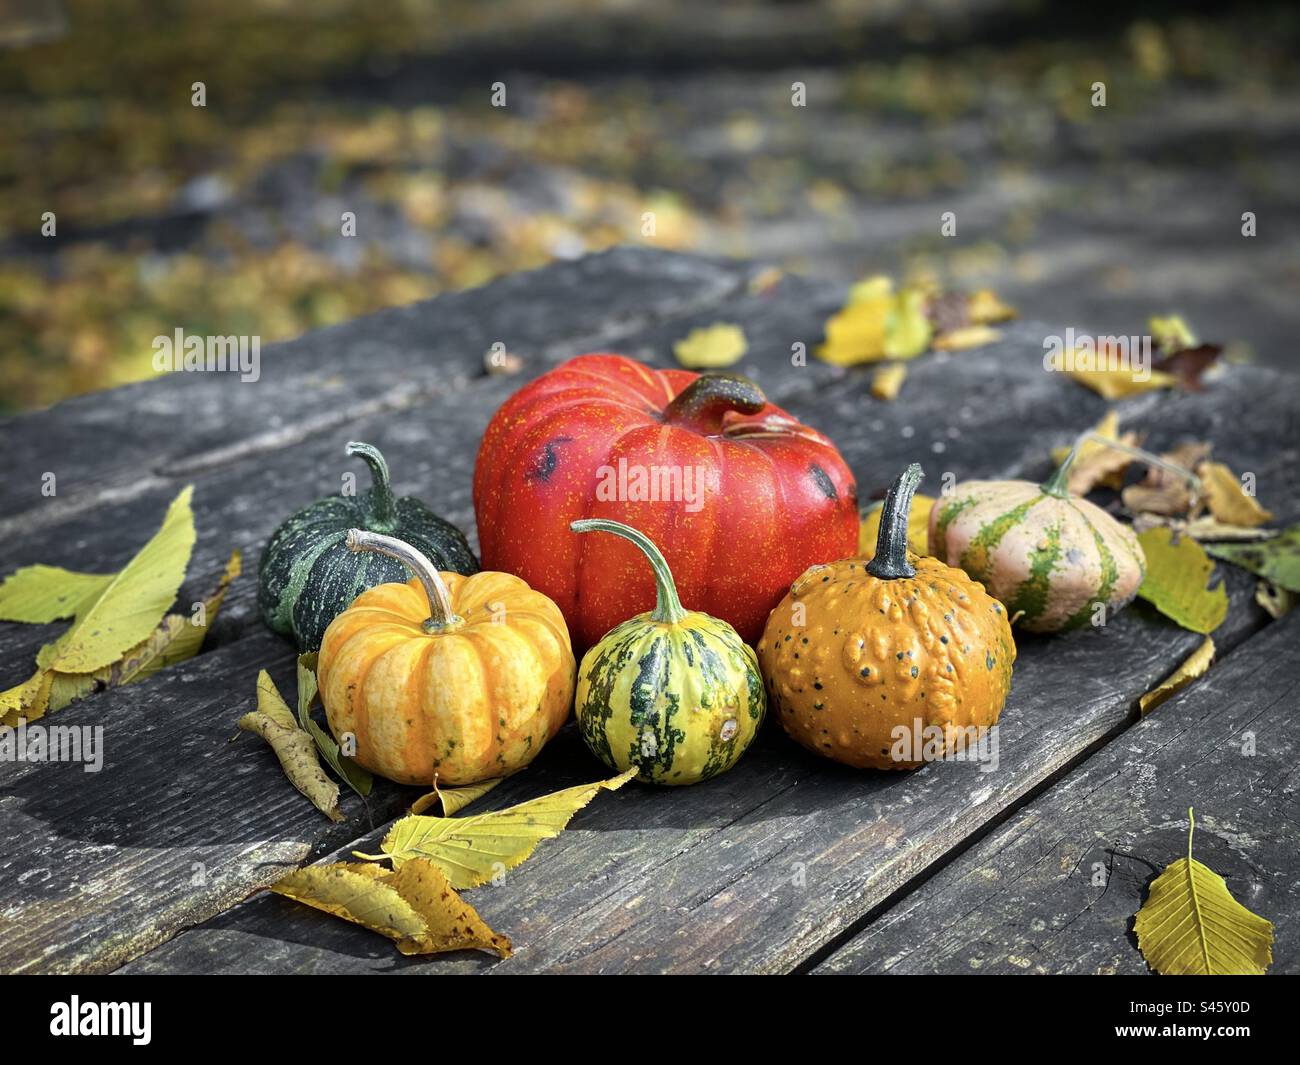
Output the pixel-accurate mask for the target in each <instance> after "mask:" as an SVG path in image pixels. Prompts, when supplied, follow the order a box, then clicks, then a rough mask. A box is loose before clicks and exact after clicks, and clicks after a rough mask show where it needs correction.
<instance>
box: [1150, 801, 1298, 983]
mask: <svg viewBox="0 0 1300 1065" xmlns="http://www.w3.org/2000/svg"><path fill="white" fill-rule="evenodd" d="M1195 829H1196V821H1195V818H1194V816H1193V814H1192V811H1191V810H1190V809H1189V810H1188V811H1187V857H1186V858H1179V859H1178V860H1177V861H1176V862H1174V863H1172V864H1171V865H1169V866H1167V867H1166V868H1165V871H1164V872H1162V873H1161V874H1160V875H1159V876H1158V877H1156V878H1155V880H1153V881H1152V882H1151V889H1150V891H1149V892H1148V893H1147V900H1146V902H1144V903H1143V904H1142V908H1141V909H1140V910H1138V913H1137V919H1136V921H1135V922H1134V924H1133V931H1134V932H1135V933H1136V934H1137V939H1138V949H1139V950H1141V951H1142V957H1144V958H1145V959H1146V961H1147V964H1148V965H1150V966H1151V968H1152V969H1154V970H1155V971H1156V972H1158V973H1161V974H1162V975H1164V976H1262V975H1263V974H1264V971H1265V970H1266V969H1267V968H1268V967H1269V966H1270V965H1271V964H1272V963H1273V923H1272V922H1271V921H1268V920H1266V919H1265V918H1263V917H1260V916H1259V914H1257V913H1252V912H1251V911H1250V910H1248V909H1246V907H1245V906H1243V905H1242V904H1241V903H1239V902H1238V901H1237V900H1236V899H1234V898H1233V897H1232V892H1230V891H1229V890H1228V885H1227V884H1225V883H1224V881H1223V877H1221V876H1219V874H1218V873H1216V872H1214V870H1212V869H1210V868H1209V867H1208V866H1205V865H1202V864H1201V863H1200V862H1198V861H1197V860H1196V859H1195V858H1193V857H1192V833H1193V832H1194V831H1195Z"/></svg>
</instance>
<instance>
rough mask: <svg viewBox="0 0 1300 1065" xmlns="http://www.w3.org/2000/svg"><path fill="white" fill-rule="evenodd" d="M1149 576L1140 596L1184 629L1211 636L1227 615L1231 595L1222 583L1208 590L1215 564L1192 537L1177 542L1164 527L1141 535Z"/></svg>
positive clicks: (1144, 581)
mask: <svg viewBox="0 0 1300 1065" xmlns="http://www.w3.org/2000/svg"><path fill="white" fill-rule="evenodd" d="M1138 542H1139V543H1140V544H1141V545H1142V553H1143V554H1144V555H1145V556H1146V564H1147V565H1146V575H1145V577H1143V579H1142V585H1141V587H1140V588H1138V595H1140V596H1141V597H1142V598H1143V599H1145V600H1146V601H1147V602H1148V603H1150V604H1151V605H1152V606H1154V607H1155V608H1156V609H1157V610H1159V611H1160V613H1162V614H1164V615H1165V617H1167V618H1171V619H1172V620H1174V621H1176V622H1178V624H1179V625H1181V626H1182V627H1183V628H1185V629H1190V630H1191V631H1192V632H1199V633H1200V634H1201V635H1202V636H1205V635H1208V634H1209V633H1211V632H1213V631H1214V630H1215V629H1217V628H1218V627H1219V626H1220V625H1221V624H1222V623H1223V619H1224V618H1225V617H1226V616H1227V614H1228V593H1227V591H1226V590H1225V589H1224V587H1223V582H1222V581H1220V582H1219V583H1218V584H1216V585H1215V586H1214V587H1213V588H1207V587H1206V584H1207V583H1208V582H1209V580H1210V577H1211V575H1212V574H1213V573H1214V563H1213V562H1211V561H1210V559H1209V557H1208V556H1207V555H1206V554H1205V549H1204V548H1203V547H1201V545H1200V544H1198V543H1197V542H1196V541H1195V540H1193V539H1192V538H1191V537H1190V536H1184V537H1181V538H1180V539H1179V540H1178V542H1177V543H1175V542H1174V540H1173V533H1172V532H1171V530H1170V529H1168V528H1166V527H1165V526H1157V527H1156V528H1154V529H1147V530H1145V531H1144V532H1140V533H1138Z"/></svg>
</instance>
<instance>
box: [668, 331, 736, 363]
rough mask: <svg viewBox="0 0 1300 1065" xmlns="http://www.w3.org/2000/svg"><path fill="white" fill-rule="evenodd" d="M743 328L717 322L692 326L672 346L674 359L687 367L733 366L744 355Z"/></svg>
mask: <svg viewBox="0 0 1300 1065" xmlns="http://www.w3.org/2000/svg"><path fill="white" fill-rule="evenodd" d="M747 350H748V345H747V344H746V343H745V331H744V330H743V329H741V328H740V326H738V325H732V324H730V323H728V322H717V323H715V324H713V325H709V326H702V327H701V328H699V329H692V330H691V331H690V333H689V334H688V335H687V336H686V338H685V339H684V340H679V341H677V343H675V344H674V345H673V354H674V355H676V356H677V361H678V362H679V363H681V364H682V365H683V366H685V367H686V368H687V369H688V370H717V369H721V368H722V367H724V366H734V365H735V364H736V363H738V362H739V361H740V360H741V359H742V358H744V356H745V352H746V351H747Z"/></svg>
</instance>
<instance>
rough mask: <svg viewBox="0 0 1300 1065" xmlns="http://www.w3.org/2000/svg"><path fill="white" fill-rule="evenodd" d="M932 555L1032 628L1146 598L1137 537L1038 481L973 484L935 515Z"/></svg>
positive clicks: (1070, 622) (1052, 626)
mask: <svg viewBox="0 0 1300 1065" xmlns="http://www.w3.org/2000/svg"><path fill="white" fill-rule="evenodd" d="M930 553H931V554H932V555H934V556H935V557H936V558H939V559H941V560H943V561H945V562H947V563H948V564H950V565H953V566H960V567H961V568H962V569H963V570H965V571H966V572H967V573H968V574H970V576H971V577H973V578H974V579H975V580H977V581H979V582H980V583H981V584H983V585H984V587H985V588H987V589H988V591H989V594H991V595H993V596H995V597H997V598H998V599H1000V600H1001V601H1002V603H1003V604H1005V606H1006V608H1007V611H1008V613H1009V614H1010V615H1011V616H1012V617H1015V616H1016V615H1017V614H1019V615H1020V618H1019V620H1018V622H1017V624H1019V625H1021V626H1023V627H1024V628H1025V629H1027V630H1029V631H1030V632H1057V631H1060V630H1063V629H1072V628H1077V627H1079V626H1081V625H1086V624H1088V623H1089V621H1090V620H1091V619H1092V617H1093V611H1094V608H1095V605H1096V604H1098V603H1104V604H1106V609H1107V611H1108V612H1113V611H1116V610H1119V609H1120V608H1121V607H1123V606H1124V605H1125V604H1127V603H1128V602H1129V601H1130V600H1131V599H1132V598H1133V596H1134V595H1136V594H1137V590H1138V585H1140V584H1141V583H1142V573H1143V569H1144V565H1145V562H1144V559H1143V557H1142V548H1141V547H1140V545H1139V544H1138V541H1137V537H1136V536H1135V535H1134V534H1133V531H1132V529H1130V528H1128V526H1125V525H1121V524H1120V523H1119V522H1117V521H1115V519H1114V518H1112V517H1111V516H1110V515H1109V514H1107V513H1106V512H1105V511H1103V510H1102V509H1101V508H1100V507H1098V506H1096V505H1095V504H1093V503H1090V502H1088V500H1086V499H1080V498H1078V497H1075V496H1070V497H1067V498H1063V497H1060V496H1056V495H1052V494H1050V493H1047V492H1044V491H1043V488H1042V486H1041V485H1037V484H1033V483H1031V482H1029V481H967V482H964V483H961V484H958V485H957V486H956V487H955V488H954V489H953V491H952V493H951V494H949V495H946V496H944V497H943V498H941V499H940V500H939V501H938V502H937V503H936V504H935V505H934V508H933V509H932V510H931V511H930Z"/></svg>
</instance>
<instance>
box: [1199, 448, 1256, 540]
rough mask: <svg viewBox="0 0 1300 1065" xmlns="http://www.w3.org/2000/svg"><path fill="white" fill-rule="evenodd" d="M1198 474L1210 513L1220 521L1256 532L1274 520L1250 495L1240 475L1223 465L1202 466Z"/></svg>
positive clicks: (1210, 464) (1206, 464)
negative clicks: (1245, 489) (1261, 526)
mask: <svg viewBox="0 0 1300 1065" xmlns="http://www.w3.org/2000/svg"><path fill="white" fill-rule="evenodd" d="M1196 472H1197V476H1199V477H1200V478H1201V485H1202V487H1203V488H1204V490H1205V502H1206V504H1207V505H1208V506H1209V508H1210V513H1211V514H1213V515H1214V516H1215V517H1216V518H1218V519H1219V521H1221V522H1223V523H1224V524H1226V525H1242V526H1245V527H1246V528H1253V527H1255V526H1256V525H1263V524H1264V523H1265V522H1266V521H1271V520H1272V518H1273V512H1272V511H1270V510H1265V509H1264V508H1263V507H1261V506H1260V505H1259V503H1258V502H1257V501H1256V499H1255V497H1254V496H1249V495H1247V494H1246V493H1245V491H1244V490H1243V489H1242V487H1241V481H1240V480H1239V479H1238V477H1237V475H1236V474H1235V473H1233V472H1232V470H1230V469H1228V467H1227V466H1225V465H1224V464H1223V463H1222V462H1202V463H1201V464H1200V466H1199V467H1197V471H1196Z"/></svg>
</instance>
